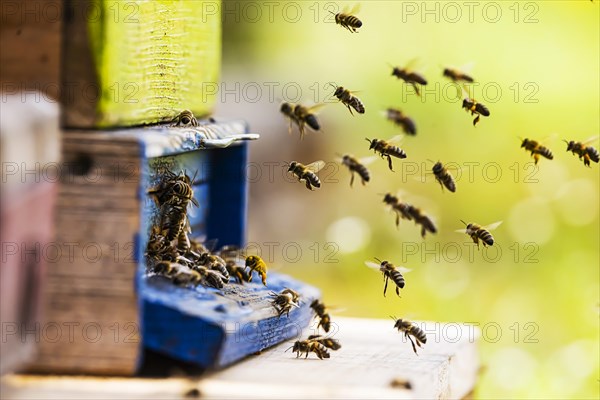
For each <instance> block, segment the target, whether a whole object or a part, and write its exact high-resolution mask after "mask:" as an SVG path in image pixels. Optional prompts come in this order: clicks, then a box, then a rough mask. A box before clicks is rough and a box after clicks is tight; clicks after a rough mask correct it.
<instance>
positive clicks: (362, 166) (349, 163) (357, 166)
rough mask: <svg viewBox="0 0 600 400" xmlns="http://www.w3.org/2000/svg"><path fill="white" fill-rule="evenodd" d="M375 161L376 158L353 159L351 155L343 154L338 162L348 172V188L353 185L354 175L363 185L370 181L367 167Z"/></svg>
mask: <svg viewBox="0 0 600 400" xmlns="http://www.w3.org/2000/svg"><path fill="white" fill-rule="evenodd" d="M375 159H376V156H372V157H364V158H360V159H358V158H355V157H354V156H353V155H350V154H345V155H343V156H341V158H340V159H339V160H338V161H339V162H340V163H341V164H342V165H345V166H346V167H348V169H349V170H350V174H351V178H350V187H352V184H353V183H354V174H357V175H358V176H359V177H360V180H361V183H362V184H363V185H365V184H366V183H367V182H369V181H370V180H371V174H370V172H369V170H368V169H367V165H369V164H371V163H372V162H373V161H374V160H375Z"/></svg>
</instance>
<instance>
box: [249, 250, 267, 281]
mask: <svg viewBox="0 0 600 400" xmlns="http://www.w3.org/2000/svg"><path fill="white" fill-rule="evenodd" d="M246 268H249V269H250V274H249V279H248V282H252V271H255V272H257V273H258V274H259V275H260V277H261V279H262V284H263V285H265V286H267V264H266V263H265V262H264V261H263V260H262V258H260V257H259V256H248V257H246Z"/></svg>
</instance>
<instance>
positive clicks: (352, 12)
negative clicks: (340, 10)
mask: <svg viewBox="0 0 600 400" xmlns="http://www.w3.org/2000/svg"><path fill="white" fill-rule="evenodd" d="M359 11H360V3H356V4H355V5H353V6H352V8H351V9H350V11H348V12H346V13H345V14H350V15H355V14H358V12H359Z"/></svg>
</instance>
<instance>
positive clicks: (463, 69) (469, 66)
mask: <svg viewBox="0 0 600 400" xmlns="http://www.w3.org/2000/svg"><path fill="white" fill-rule="evenodd" d="M474 66H475V63H474V62H473V61H470V62H468V63H466V64H464V65H462V66H460V67H458V68H457V69H458V70H459V71H460V72H462V73H463V74H468V73H470V72H471V71H472V70H473V67H474Z"/></svg>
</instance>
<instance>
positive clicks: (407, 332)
mask: <svg viewBox="0 0 600 400" xmlns="http://www.w3.org/2000/svg"><path fill="white" fill-rule="evenodd" d="M391 318H392V319H393V320H394V321H395V324H394V328H396V329H398V332H403V333H404V336H405V337H406V338H407V339H408V340H410V344H412V348H413V351H414V352H415V354H417V347H416V346H415V342H417V346H419V347H421V344H425V343H427V335H426V334H425V332H423V330H422V329H421V328H419V327H418V326H417V325H415V324H414V323H413V322H410V321H408V320H405V319H396V317H391ZM411 336H412V337H414V338H415V341H414V342H413V340H412V338H411ZM417 355H418V354H417Z"/></svg>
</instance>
